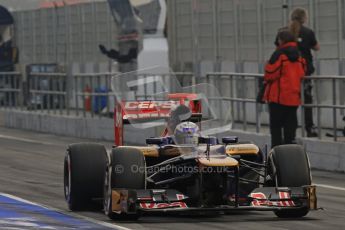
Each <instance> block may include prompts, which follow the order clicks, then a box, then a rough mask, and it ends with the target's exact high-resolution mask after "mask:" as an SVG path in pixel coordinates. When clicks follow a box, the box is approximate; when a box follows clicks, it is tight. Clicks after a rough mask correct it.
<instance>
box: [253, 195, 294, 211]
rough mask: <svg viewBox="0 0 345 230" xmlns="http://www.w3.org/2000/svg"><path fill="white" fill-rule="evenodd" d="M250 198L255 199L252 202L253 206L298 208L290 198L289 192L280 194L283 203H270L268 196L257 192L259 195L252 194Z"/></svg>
mask: <svg viewBox="0 0 345 230" xmlns="http://www.w3.org/2000/svg"><path fill="white" fill-rule="evenodd" d="M250 197H251V198H253V201H252V202H251V205H252V206H256V207H258V206H277V207H293V206H296V205H295V203H294V202H293V201H292V200H289V199H291V197H290V193H289V192H279V199H282V200H281V201H270V200H268V199H267V197H266V195H265V194H263V193H261V192H257V193H251V194H250Z"/></svg>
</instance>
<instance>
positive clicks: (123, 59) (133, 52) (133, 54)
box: [99, 45, 138, 63]
mask: <svg viewBox="0 0 345 230" xmlns="http://www.w3.org/2000/svg"><path fill="white" fill-rule="evenodd" d="M99 49H100V51H101V52H102V53H103V54H104V55H107V56H108V57H109V58H111V59H114V60H116V61H117V62H118V63H128V62H130V61H132V60H134V59H136V58H137V57H138V49H137V48H131V49H130V50H129V52H128V54H127V55H121V54H120V53H119V51H117V50H114V49H111V50H107V49H106V48H105V47H104V46H103V45H99Z"/></svg>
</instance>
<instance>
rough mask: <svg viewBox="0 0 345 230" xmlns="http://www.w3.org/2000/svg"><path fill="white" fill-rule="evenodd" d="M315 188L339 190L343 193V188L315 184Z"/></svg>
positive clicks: (344, 189)
mask: <svg viewBox="0 0 345 230" xmlns="http://www.w3.org/2000/svg"><path fill="white" fill-rule="evenodd" d="M315 185H316V186H317V187H321V188H329V189H333V190H340V191H345V188H342V187H337V186H331V185H326V184H315Z"/></svg>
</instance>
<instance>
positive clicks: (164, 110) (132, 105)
mask: <svg viewBox="0 0 345 230" xmlns="http://www.w3.org/2000/svg"><path fill="white" fill-rule="evenodd" d="M179 104H180V102H179V101H128V102H125V103H124V105H123V106H124V116H123V119H142V118H162V117H163V118H167V117H169V115H170V111H171V109H173V108H175V107H176V106H178V105H179Z"/></svg>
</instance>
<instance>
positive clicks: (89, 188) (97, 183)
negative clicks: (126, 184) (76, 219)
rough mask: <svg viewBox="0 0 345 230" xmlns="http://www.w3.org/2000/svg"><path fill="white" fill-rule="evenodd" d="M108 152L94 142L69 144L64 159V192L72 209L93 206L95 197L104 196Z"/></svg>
mask: <svg viewBox="0 0 345 230" xmlns="http://www.w3.org/2000/svg"><path fill="white" fill-rule="evenodd" d="M106 161H107V152H106V150H105V147H104V146H103V145H100V144H94V143H78V144H72V145H70V146H68V148H67V152H66V156H65V160H64V192H65V199H66V201H67V204H68V207H69V209H70V210H72V211H75V210H83V209H86V208H88V207H91V204H92V200H93V199H94V198H100V199H102V198H103V182H104V174H105V166H106Z"/></svg>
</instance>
